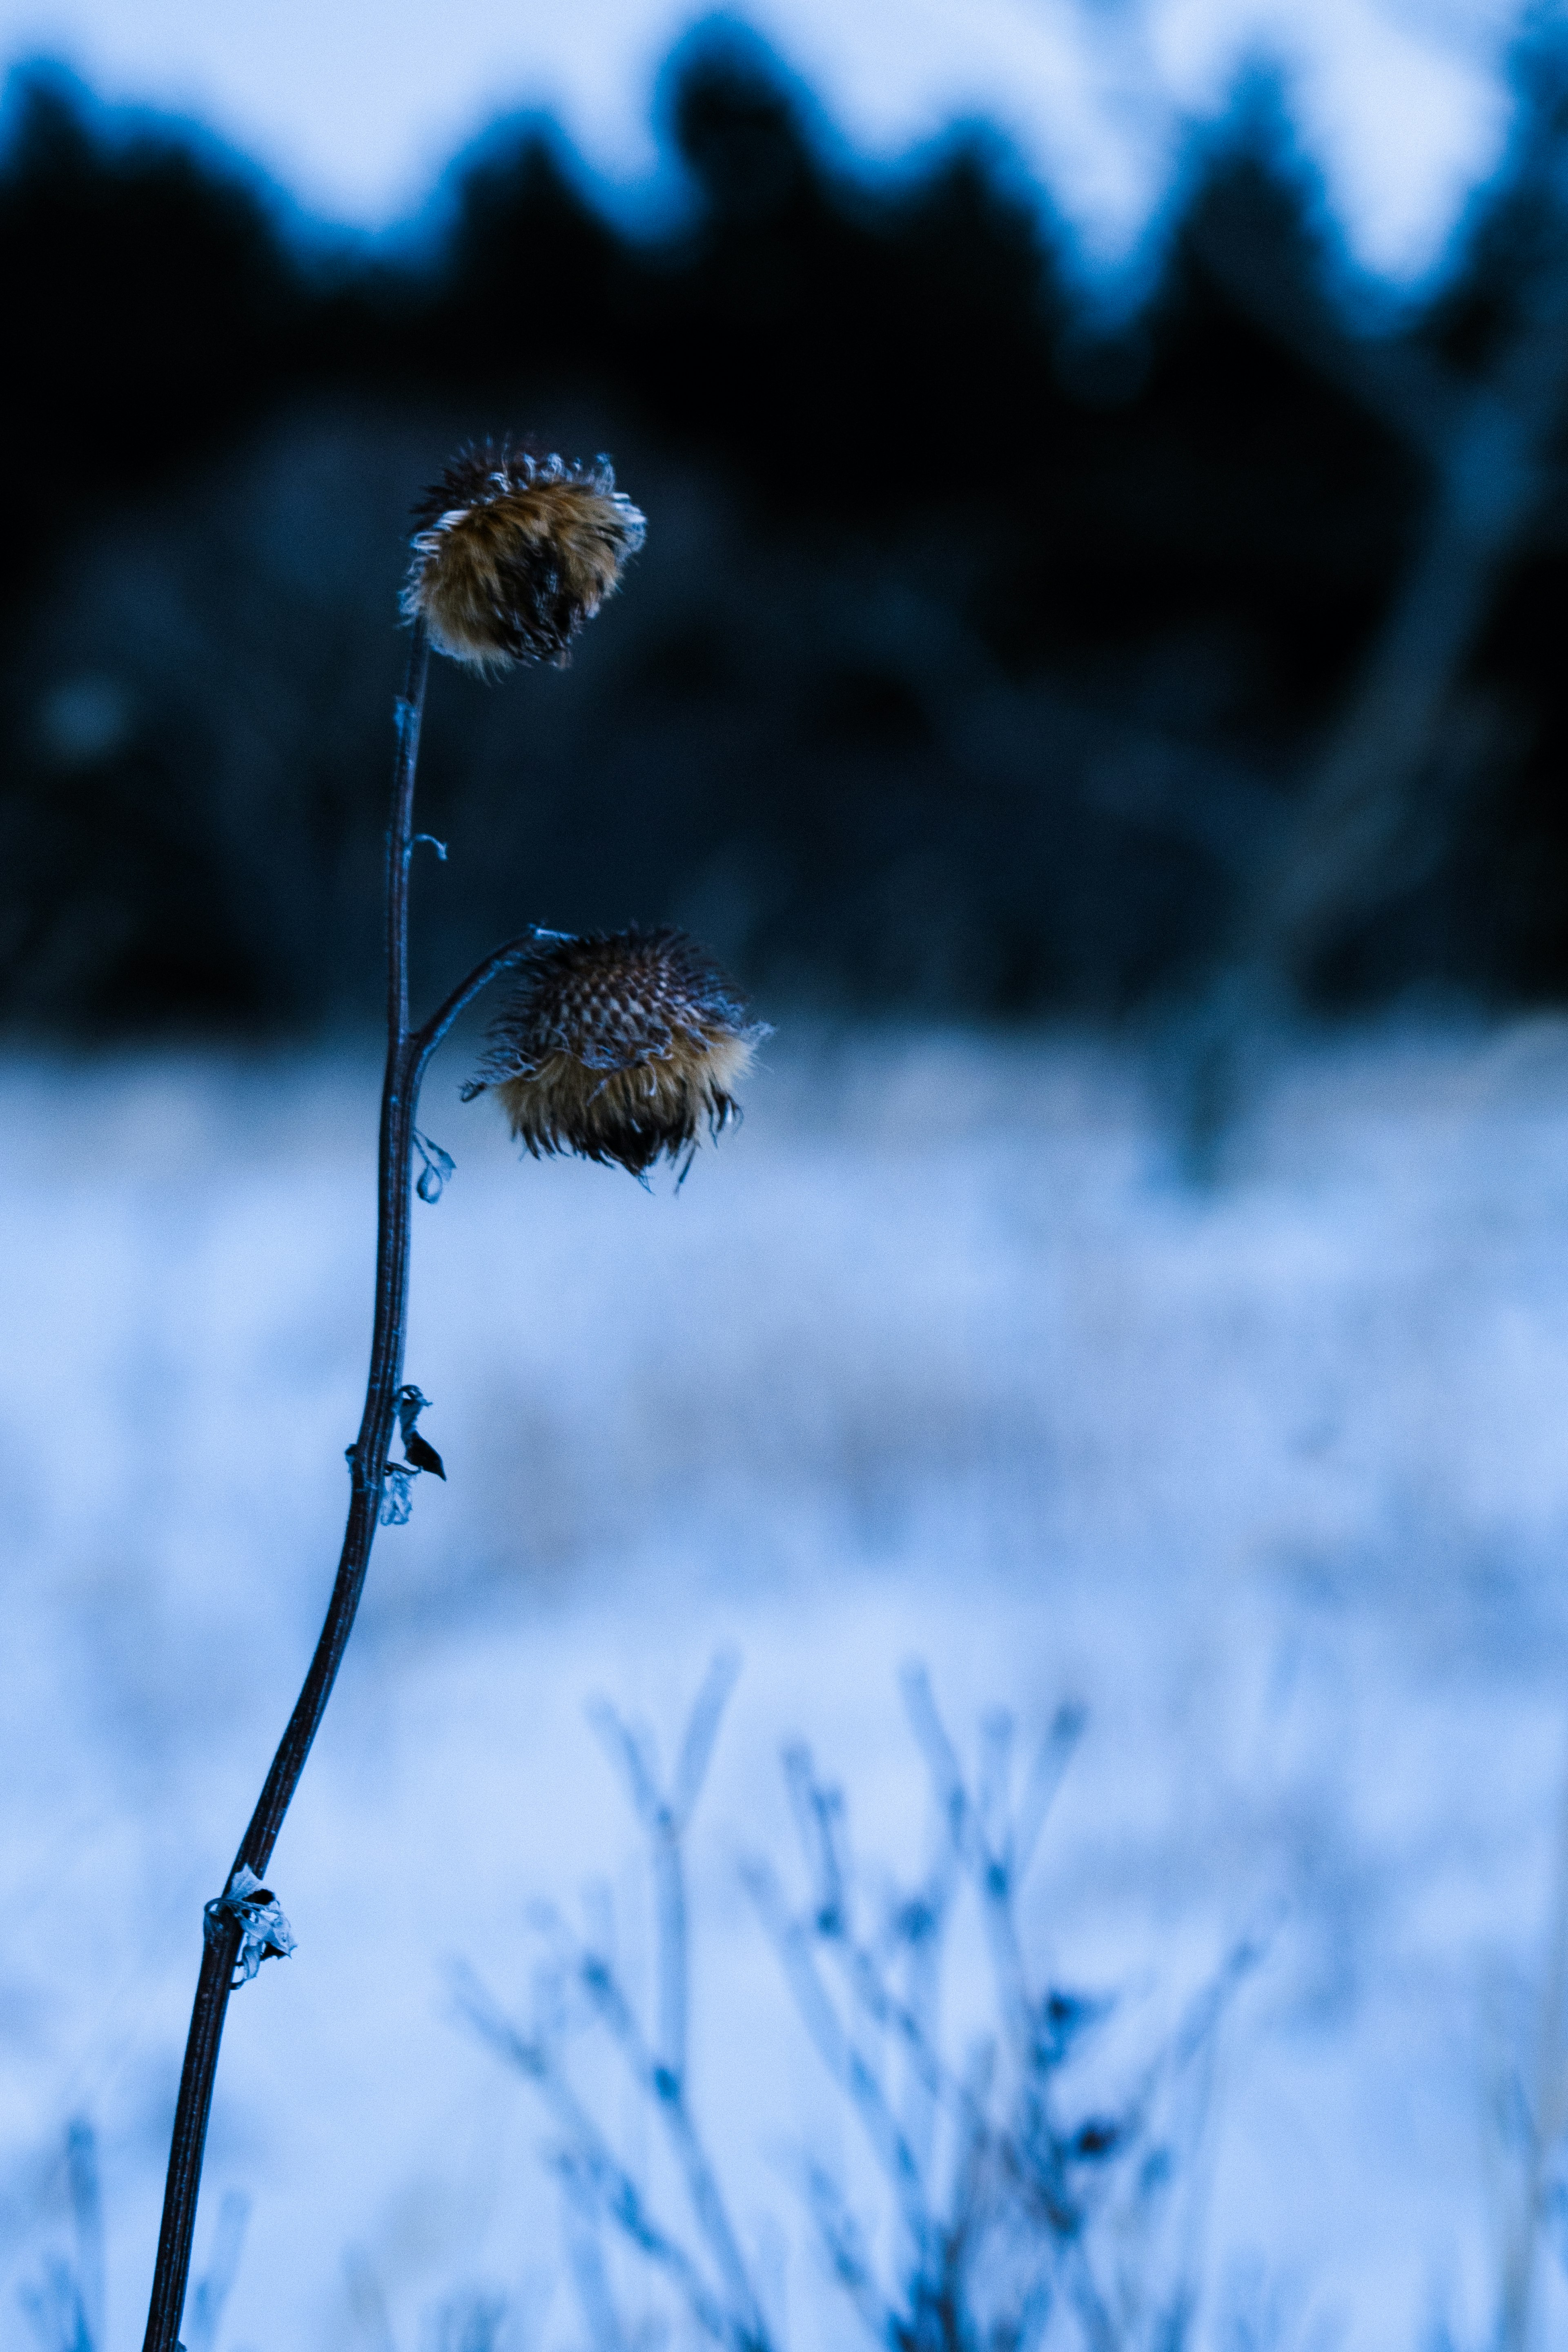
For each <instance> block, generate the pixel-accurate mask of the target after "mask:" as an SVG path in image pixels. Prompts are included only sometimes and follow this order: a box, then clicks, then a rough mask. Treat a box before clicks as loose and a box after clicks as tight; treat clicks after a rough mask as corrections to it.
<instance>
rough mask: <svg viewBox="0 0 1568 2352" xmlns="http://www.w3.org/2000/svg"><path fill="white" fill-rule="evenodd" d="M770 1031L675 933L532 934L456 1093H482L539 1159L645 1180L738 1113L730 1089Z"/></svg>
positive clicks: (466, 1095) (683, 937) (681, 935)
mask: <svg viewBox="0 0 1568 2352" xmlns="http://www.w3.org/2000/svg"><path fill="white" fill-rule="evenodd" d="M769 1034H770V1032H769V1030H768V1027H767V1024H766V1023H765V1022H754V1021H750V1020H748V1018H747V1015H746V1008H745V1006H744V1005H743V1004H742V1003H741V1002H740V1000H739V999H738V998H737V997H736V996H735V995H734V994H733V993H732V992H731V990H730V988H729V987H728V986H727V985H726V984H725V982H724V981H723V979H722V978H721V975H720V973H719V972H718V971H716V970H715V969H714V967H713V965H712V964H711V963H710V962H709V961H708V959H707V958H706V956H704V955H703V953H702V952H701V950H700V949H699V948H697V947H696V946H694V945H693V943H692V942H691V940H689V939H688V938H687V937H686V935H685V934H684V932H681V931H676V930H658V931H639V930H629V931H616V932H612V933H608V934H606V933H603V932H600V933H595V934H591V935H590V936H588V937H586V938H584V939H574V940H547V941H542V942H541V943H540V945H539V946H538V948H537V949H536V950H534V952H533V953H532V955H531V957H530V959H529V961H528V962H527V963H526V964H525V965H524V966H523V970H522V979H521V986H520V987H519V989H518V990H517V992H516V993H515V995H514V996H513V997H512V999H511V1001H510V1003H508V1004H507V1005H506V1007H505V1008H504V1010H503V1011H502V1012H501V1013H500V1016H499V1017H498V1019H497V1021H496V1023H495V1025H494V1027H493V1028H492V1029H491V1031H490V1043H489V1052H488V1053H487V1054H486V1055H485V1058H484V1060H483V1061H482V1062H481V1063H480V1065H479V1076H477V1077H475V1078H473V1079H471V1080H470V1082H469V1083H468V1086H467V1087H464V1089H463V1096H464V1099H465V1101H467V1100H468V1099H469V1098H470V1097H472V1096H474V1095H477V1094H480V1093H482V1092H483V1091H484V1090H485V1088H486V1087H491V1088H493V1089H494V1091H495V1093H496V1095H497V1096H498V1097H499V1098H500V1105H501V1108H502V1109H503V1110H504V1111H505V1113H506V1115H507V1118H508V1120H509V1122H510V1127H511V1131H512V1133H513V1135H515V1136H516V1137H518V1138H519V1139H520V1140H521V1142H523V1143H525V1144H526V1145H527V1147H528V1149H529V1150H530V1151H531V1152H532V1154H533V1156H534V1158H535V1159H536V1160H537V1159H539V1158H541V1157H542V1156H544V1155H546V1154H549V1153H552V1152H556V1151H574V1152H577V1153H580V1154H581V1156H582V1157H583V1158H584V1160H599V1161H601V1162H605V1161H609V1160H615V1161H616V1162H617V1163H618V1164H619V1165H620V1166H621V1167H622V1168H626V1169H629V1170H630V1171H631V1172H632V1174H633V1175H634V1176H642V1175H643V1174H644V1173H645V1172H646V1171H647V1170H648V1169H649V1168H651V1167H652V1166H653V1164H654V1162H655V1160H658V1157H659V1155H660V1154H661V1153H668V1156H669V1158H670V1159H671V1160H674V1159H676V1158H678V1157H679V1154H680V1153H682V1152H686V1153H688V1154H689V1153H690V1152H692V1151H694V1150H695V1149H696V1147H697V1144H698V1141H699V1139H700V1131H701V1129H702V1128H703V1127H704V1126H706V1127H707V1128H708V1129H709V1131H710V1134H712V1135H713V1136H715V1137H717V1136H718V1135H719V1134H720V1133H721V1131H722V1129H724V1128H726V1127H727V1126H728V1125H729V1124H730V1121H731V1119H732V1118H738V1117H739V1116H740V1111H739V1107H738V1105H737V1104H736V1101H735V1097H734V1088H735V1087H736V1085H737V1084H738V1083H739V1081H740V1079H741V1078H742V1076H744V1075H745V1072H746V1069H747V1067H748V1066H749V1064H750V1062H751V1059H752V1053H753V1051H754V1050H755V1048H756V1046H757V1045H759V1044H760V1043H761V1041H762V1040H763V1038H764V1037H766V1036H767V1035H769Z"/></svg>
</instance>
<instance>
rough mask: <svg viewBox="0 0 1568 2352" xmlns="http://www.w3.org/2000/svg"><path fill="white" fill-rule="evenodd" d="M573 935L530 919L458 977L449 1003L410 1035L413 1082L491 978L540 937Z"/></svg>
mask: <svg viewBox="0 0 1568 2352" xmlns="http://www.w3.org/2000/svg"><path fill="white" fill-rule="evenodd" d="M570 936H571V935H570V933H569V932H566V931H546V930H542V929H541V928H540V926H539V925H538V924H537V923H530V925H529V927H528V929H527V930H526V931H520V932H519V933H518V935H517V937H516V939H515V940H508V941H507V943H506V945H505V946H504V947H500V948H497V949H496V950H495V952H494V953H493V954H492V955H488V956H486V957H485V959H484V961H483V962H482V963H477V964H476V965H475V966H474V968H473V970H472V971H471V972H470V973H469V974H468V978H467V980H464V981H459V982H458V986H457V987H456V988H455V989H454V990H453V991H452V993H451V995H450V996H448V997H447V1001H446V1003H444V1004H439V1005H437V1008H436V1010H435V1012H434V1013H432V1014H431V1015H430V1018H429V1020H428V1021H426V1022H425V1023H424V1024H422V1026H421V1027H419V1028H418V1029H416V1031H415V1033H414V1034H413V1036H412V1037H411V1038H410V1039H409V1041H408V1043H409V1049H410V1051H411V1053H412V1055H413V1057H414V1059H413V1081H414V1085H415V1086H416V1087H417V1086H418V1084H419V1081H420V1079H421V1078H422V1077H423V1076H424V1075H425V1065H426V1062H427V1061H428V1060H429V1059H430V1056H431V1055H432V1054H433V1053H434V1052H435V1051H436V1048H437V1045H439V1044H440V1043H441V1040H442V1038H443V1037H444V1036H445V1035H446V1034H447V1030H448V1029H449V1028H450V1027H451V1025H452V1024H453V1022H454V1021H455V1020H456V1019H457V1017H458V1013H461V1012H463V1011H464V1010H465V1009H466V1008H467V1007H468V1005H470V1004H471V1003H473V1001H474V999H475V997H476V996H478V995H479V992H481V990H483V989H487V988H488V987H489V984H490V982H491V981H492V980H499V979H500V975H501V973H502V972H503V971H510V969H511V967H512V965H513V964H514V963H521V961H522V960H523V958H524V957H525V956H526V955H527V954H528V952H529V950H531V948H533V947H534V946H536V945H537V944H538V942H539V941H540V940H563V939H567V938H569V937H570Z"/></svg>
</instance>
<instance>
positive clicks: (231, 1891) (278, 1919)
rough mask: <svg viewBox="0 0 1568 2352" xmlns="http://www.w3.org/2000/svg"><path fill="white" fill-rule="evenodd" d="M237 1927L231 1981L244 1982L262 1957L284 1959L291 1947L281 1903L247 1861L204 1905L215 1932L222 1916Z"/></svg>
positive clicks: (287, 1924)
mask: <svg viewBox="0 0 1568 2352" xmlns="http://www.w3.org/2000/svg"><path fill="white" fill-rule="evenodd" d="M225 1919H233V1920H235V1921H237V1924H238V1927H239V1949H238V1951H237V1953H236V1954H235V1956H234V1958H235V1969H236V1971H237V1973H236V1975H235V1979H234V1981H235V1983H236V1985H242V1984H248V1983H249V1982H250V1979H251V1978H252V1977H253V1976H254V1975H255V1974H256V1972H257V1970H258V1969H259V1967H260V1966H261V1963H262V1961H263V1960H286V1959H287V1958H289V1954H290V1952H292V1950H293V1949H294V1930H293V1929H292V1927H289V1922H288V1920H287V1919H286V1918H285V1917H284V1916H283V1906H282V1905H281V1904H280V1903H279V1900H278V1897H277V1896H276V1895H274V1894H273V1892H272V1889H271V1888H270V1887H269V1886H263V1885H262V1884H261V1881H260V1880H259V1879H258V1876H257V1875H256V1873H255V1872H254V1871H253V1870H252V1869H251V1867H250V1865H249V1864H248V1863H245V1862H242V1863H241V1864H240V1865H239V1868H238V1869H237V1871H236V1872H235V1874H234V1876H233V1877H232V1878H231V1879H230V1880H229V1882H228V1885H227V1887H226V1889H225V1891H224V1893H223V1894H221V1895H218V1896H216V1899H215V1900H214V1901H213V1902H211V1903H209V1904H208V1905H207V1906H206V1924H207V1929H208V1932H209V1933H210V1934H216V1932H217V1931H218V1930H219V1929H220V1928H221V1927H222V1926H223V1923H224V1921H225Z"/></svg>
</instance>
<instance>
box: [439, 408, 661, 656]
mask: <svg viewBox="0 0 1568 2352" xmlns="http://www.w3.org/2000/svg"><path fill="white" fill-rule="evenodd" d="M416 519H417V520H418V521H419V522H420V523H421V524H423V526H424V528H423V529H422V530H420V531H419V532H418V533H417V534H416V538H415V541H414V561H413V563H412V565H411V567H410V570H409V574H408V582H407V585H406V586H405V589H404V592H403V609H404V612H405V614H406V615H407V617H408V618H409V619H410V620H411V621H414V620H422V621H423V622H424V624H425V625H426V628H427V629H428V630H429V632H430V642H431V644H432V645H433V646H435V647H436V649H437V652H439V653H444V654H447V655H449V656H451V658H452V659H453V660H454V661H460V662H468V663H469V664H470V665H471V666H472V667H474V668H476V669H509V668H510V667H511V666H512V664H513V663H514V662H535V661H554V662H561V661H563V660H564V658H565V656H566V650H567V647H568V646H570V644H571V642H572V639H573V637H574V635H576V633H577V631H578V630H579V629H580V628H581V627H582V625H583V623H584V621H589V620H592V618H593V616H594V614H595V613H596V612H597V611H598V609H599V607H600V605H601V604H603V603H604V601H605V597H606V596H610V595H613V594H614V593H615V591H616V586H617V585H618V583H619V581H620V576H621V572H622V570H623V568H624V566H625V564H626V560H627V558H628V557H629V556H632V555H635V554H636V552H637V549H638V548H639V547H641V545H642V543H643V539H644V536H645V534H646V532H647V523H646V521H645V520H644V518H643V517H642V515H641V514H639V512H638V511H637V508H636V507H634V506H633V504H632V502H631V500H630V499H628V498H626V497H625V496H624V495H623V494H622V492H620V491H619V490H617V489H616V477H615V470H614V468H613V467H612V466H611V464H610V461H609V459H608V458H607V457H597V458H595V461H594V463H593V464H592V465H591V466H582V465H568V464H567V462H566V460H565V459H564V458H563V457H536V456H534V455H533V454H531V452H530V451H528V450H526V449H513V448H512V447H511V446H510V444H509V443H506V442H503V443H502V444H501V445H500V447H499V448H497V447H496V446H494V445H493V444H492V443H490V442H488V441H487V442H484V443H482V444H480V445H479V446H476V447H474V448H471V449H466V450H464V452H463V453H462V455H461V456H460V457H455V458H454V459H453V460H452V462H451V464H450V465H449V466H448V467H447V470H446V472H445V473H444V474H443V475H442V477H441V478H440V480H439V481H438V482H437V483H436V484H435V485H434V487H433V488H430V489H428V490H427V491H426V493H425V496H424V498H423V499H421V500H420V503H419V506H418V508H417V509H416Z"/></svg>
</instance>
